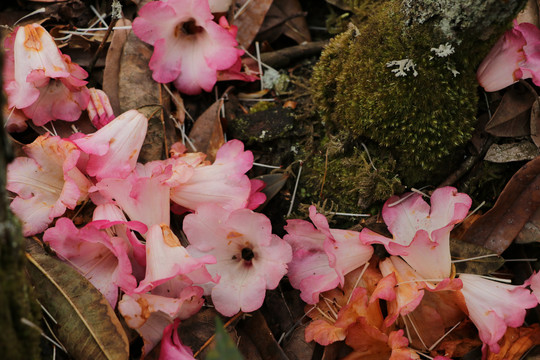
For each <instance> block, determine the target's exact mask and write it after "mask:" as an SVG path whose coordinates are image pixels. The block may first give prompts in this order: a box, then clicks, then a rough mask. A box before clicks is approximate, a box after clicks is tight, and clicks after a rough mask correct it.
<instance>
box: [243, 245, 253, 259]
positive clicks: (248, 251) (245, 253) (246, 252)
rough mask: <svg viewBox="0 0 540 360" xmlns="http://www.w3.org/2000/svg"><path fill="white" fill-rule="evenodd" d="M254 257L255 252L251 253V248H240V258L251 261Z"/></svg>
mask: <svg viewBox="0 0 540 360" xmlns="http://www.w3.org/2000/svg"><path fill="white" fill-rule="evenodd" d="M254 257H255V254H254V253H253V250H251V249H250V248H243V249H242V259H244V260H245V261H251V259H253V258H254Z"/></svg>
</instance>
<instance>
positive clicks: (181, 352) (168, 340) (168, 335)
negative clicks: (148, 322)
mask: <svg viewBox="0 0 540 360" xmlns="http://www.w3.org/2000/svg"><path fill="white" fill-rule="evenodd" d="M178 325H180V319H175V320H174V322H173V323H172V324H170V325H167V327H165V330H163V338H162V339H161V347H160V349H159V360H195V358H194V357H193V351H192V350H191V349H190V348H189V347H188V346H186V345H184V344H182V342H181V341H180V337H179V336H178Z"/></svg>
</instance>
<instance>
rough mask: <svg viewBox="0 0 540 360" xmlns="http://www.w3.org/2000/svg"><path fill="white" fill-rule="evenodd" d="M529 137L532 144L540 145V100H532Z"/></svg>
mask: <svg viewBox="0 0 540 360" xmlns="http://www.w3.org/2000/svg"><path fill="white" fill-rule="evenodd" d="M531 139H532V141H533V142H534V144H535V145H536V146H538V147H540V102H539V101H538V99H536V100H535V101H534V104H533V106H532V109H531Z"/></svg>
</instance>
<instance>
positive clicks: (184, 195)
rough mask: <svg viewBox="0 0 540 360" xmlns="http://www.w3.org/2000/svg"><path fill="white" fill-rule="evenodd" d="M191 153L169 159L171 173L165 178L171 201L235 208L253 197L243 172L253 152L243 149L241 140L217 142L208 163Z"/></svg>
mask: <svg viewBox="0 0 540 360" xmlns="http://www.w3.org/2000/svg"><path fill="white" fill-rule="evenodd" d="M194 156H196V155H186V156H180V157H178V158H177V161H176V162H175V163H173V173H174V174H173V177H171V179H169V180H168V181H167V184H168V185H169V186H171V200H172V201H173V202H175V203H176V204H178V205H181V206H183V207H184V208H187V209H191V210H197V209H198V208H199V207H200V206H202V205H204V204H209V203H212V204H216V205H219V206H221V207H223V208H225V209H227V210H235V209H240V208H244V207H247V206H248V205H249V204H250V202H251V201H253V196H254V194H252V185H251V182H250V180H249V178H248V177H247V175H245V173H246V172H247V171H248V170H249V169H251V167H252V166H253V154H252V153H251V151H244V144H243V143H242V142H241V141H239V140H231V141H228V142H227V143H226V144H224V145H223V146H221V148H219V150H218V151H217V154H216V160H215V161H214V163H213V164H212V165H205V164H204V163H203V162H202V159H201V157H194ZM190 168H191V169H190ZM188 171H189V173H188ZM188 174H190V176H189V175H188ZM255 186H258V185H257V184H256V183H255ZM263 196H264V195H263ZM256 200H257V199H256ZM256 202H257V203H259V202H260V199H258V200H257V201H256Z"/></svg>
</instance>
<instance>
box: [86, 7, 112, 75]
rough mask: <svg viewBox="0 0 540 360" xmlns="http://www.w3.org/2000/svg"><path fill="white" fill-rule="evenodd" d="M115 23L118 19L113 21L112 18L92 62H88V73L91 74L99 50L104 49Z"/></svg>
mask: <svg viewBox="0 0 540 360" xmlns="http://www.w3.org/2000/svg"><path fill="white" fill-rule="evenodd" d="M117 21H118V19H114V18H113V19H111V23H110V24H109V27H108V28H107V32H106V33H105V36H104V37H103V40H101V44H99V47H98V49H97V50H96V53H95V54H94V57H92V61H90V66H89V67H88V73H92V70H94V66H95V65H96V62H97V60H98V57H99V54H100V53H101V50H103V48H104V47H105V43H107V40H108V39H109V36H110V35H111V32H112V30H113V28H114V25H116V22H117Z"/></svg>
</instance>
